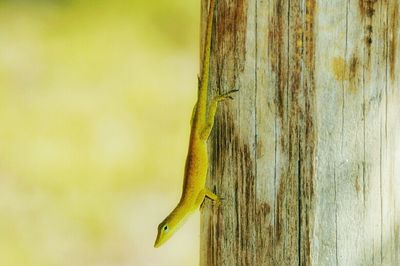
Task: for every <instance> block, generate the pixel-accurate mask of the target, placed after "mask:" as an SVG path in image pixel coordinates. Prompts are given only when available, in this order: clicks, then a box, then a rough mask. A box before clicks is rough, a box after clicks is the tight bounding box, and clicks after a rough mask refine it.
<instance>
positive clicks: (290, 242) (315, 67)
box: [200, 0, 400, 266]
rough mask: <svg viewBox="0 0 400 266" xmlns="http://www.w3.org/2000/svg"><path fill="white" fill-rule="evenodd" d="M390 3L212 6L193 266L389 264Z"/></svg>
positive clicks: (394, 241) (397, 130)
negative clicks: (210, 109)
mask: <svg viewBox="0 0 400 266" xmlns="http://www.w3.org/2000/svg"><path fill="white" fill-rule="evenodd" d="M399 5H400V2H399V0H330V1H325V0H298V1H294V0H288V1H284V0H269V1H266V0H246V1H245V0H219V4H218V7H217V11H216V17H215V28H214V33H213V44H212V59H211V62H212V67H211V80H210V85H211V89H210V95H209V96H210V97H211V96H213V95H215V94H218V93H222V92H226V91H228V90H231V89H240V92H239V93H238V94H237V95H236V98H235V100H233V101H231V102H229V103H224V104H222V105H221V106H220V108H219V110H218V114H217V118H216V123H215V128H214V130H213V133H212V136H211V137H210V141H209V146H210V158H211V160H210V162H211V165H210V170H209V178H208V186H209V187H210V188H214V189H215V192H216V193H217V194H218V195H220V196H221V197H222V198H223V204H222V205H221V206H220V207H217V206H212V205H211V204H206V205H205V207H204V209H203V210H202V221H201V258H200V264H201V265H203V266H212V265H218V266H220V265H228V266H231V265H300V264H301V265H400V80H399V79H400V78H399V74H398V72H399V70H400V63H399V61H400V60H399V55H400V51H399V49H400V48H399V45H398V40H399V38H400V36H399V35H400V31H399V24H400V23H399V20H400V18H399V15H398V12H399V11H398V9H399ZM206 8H207V1H206V0H203V1H202V10H203V21H205V14H206ZM203 28H204V27H203Z"/></svg>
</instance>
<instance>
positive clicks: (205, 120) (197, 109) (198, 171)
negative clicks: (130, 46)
mask: <svg viewBox="0 0 400 266" xmlns="http://www.w3.org/2000/svg"><path fill="white" fill-rule="evenodd" d="M214 10H215V0H210V7H209V12H208V18H207V29H206V39H205V49H204V54H203V56H204V57H203V64H202V65H203V67H202V72H201V78H200V79H199V88H198V97H197V103H196V104H195V106H194V108H193V114H192V121H191V132H190V141H189V150H188V154H187V158H186V165H185V173H184V182H183V191H182V196H181V199H180V201H179V203H178V205H177V206H176V207H175V209H174V210H173V211H172V212H171V213H170V214H169V215H168V216H167V217H166V218H165V219H164V220H163V221H162V222H161V223H160V225H159V226H158V234H157V239H156V241H155V244H154V247H159V246H161V245H162V244H163V243H165V242H166V241H167V240H168V239H169V238H170V237H171V236H172V235H173V234H174V233H175V231H176V230H177V229H178V228H179V227H180V226H181V225H182V224H183V222H184V221H185V220H186V218H187V217H188V216H189V215H190V214H192V213H193V212H194V211H195V210H197V209H198V208H199V207H200V205H201V204H202V202H203V201H204V198H205V197H207V198H210V199H211V200H213V201H216V202H218V203H219V199H218V197H217V196H216V195H215V194H214V193H212V192H211V191H210V190H208V189H207V188H206V187H205V184H206V177H207V169H208V154H207V139H208V137H209V135H210V133H211V130H212V128H213V125H214V117H215V112H216V110H217V106H218V103H219V102H220V101H223V100H225V99H231V96H230V93H232V92H234V91H231V92H229V93H227V94H224V95H220V96H216V97H214V98H213V99H212V101H211V103H210V105H209V107H208V109H207V90H208V80H209V67H210V51H211V33H212V24H213V23H212V22H213V16H214Z"/></svg>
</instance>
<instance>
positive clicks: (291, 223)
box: [268, 0, 316, 265]
mask: <svg viewBox="0 0 400 266" xmlns="http://www.w3.org/2000/svg"><path fill="white" fill-rule="evenodd" d="M284 3H285V1H277V2H276V4H275V7H274V14H273V16H272V18H271V20H270V25H271V26H270V30H269V36H268V39H269V50H270V51H271V56H270V60H271V66H272V72H273V73H272V74H273V77H274V79H275V81H276V107H277V117H278V124H279V128H280V132H281V133H280V136H279V138H280V139H279V143H280V152H281V153H282V154H281V155H280V157H281V159H282V160H283V161H287V162H288V165H286V166H284V165H283V166H282V167H281V168H280V170H279V172H280V177H279V188H278V191H277V195H276V206H275V228H274V237H275V241H276V243H275V245H278V246H279V245H281V246H282V247H281V249H284V250H283V251H280V252H278V253H279V254H277V255H276V257H277V258H276V259H277V260H278V261H281V260H282V259H284V261H285V263H286V264H293V263H295V262H296V261H298V262H299V263H301V264H302V265H309V264H310V263H311V247H310V246H311V237H312V236H311V232H312V226H313V220H312V219H313V215H312V213H311V212H312V206H313V204H314V203H313V201H314V188H313V186H314V181H313V178H314V171H315V162H314V156H315V147H316V144H315V142H316V140H315V138H316V133H315V121H314V120H315V118H314V114H315V90H316V87H315V78H314V70H315V39H314V38H315V34H314V26H315V25H314V23H315V12H316V1H315V0H307V1H306V8H305V11H302V10H303V9H302V7H301V6H300V3H297V2H293V3H291V5H290V11H289V13H290V19H289V23H288V20H287V17H286V13H285V12H282V11H283V9H284V8H283V7H286V6H285V4H284ZM287 27H288V28H287ZM287 34H288V36H289V37H288V38H289V41H290V43H289V47H287V46H286V45H285V36H286V35H287ZM303 63H304V64H303ZM285 157H286V159H284V158H285ZM284 239H285V240H284ZM283 242H285V243H283ZM281 253H284V254H281ZM296 257H297V259H296ZM288 258H289V259H288ZM282 263H283V261H282Z"/></svg>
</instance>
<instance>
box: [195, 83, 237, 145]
mask: <svg viewBox="0 0 400 266" xmlns="http://www.w3.org/2000/svg"><path fill="white" fill-rule="evenodd" d="M237 91H239V90H231V91H229V92H227V93H225V94H222V95H218V96H215V97H214V98H213V99H212V101H211V103H210V107H209V109H208V117H207V122H206V125H205V126H204V129H203V130H202V132H201V136H200V137H201V139H202V140H207V139H208V137H209V136H210V133H211V130H212V128H213V126H214V118H215V113H216V112H217V108H218V104H219V103H220V102H222V101H225V100H228V99H229V100H232V99H233V97H232V94H233V93H235V92H237Z"/></svg>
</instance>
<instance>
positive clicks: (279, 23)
mask: <svg viewBox="0 0 400 266" xmlns="http://www.w3.org/2000/svg"><path fill="white" fill-rule="evenodd" d="M283 7H284V1H282V0H278V1H276V2H275V6H274V13H273V16H272V18H271V20H270V22H269V24H270V25H271V26H270V27H269V32H268V34H269V36H268V46H269V47H268V48H269V50H270V51H271V53H270V58H271V67H272V72H273V75H274V78H275V79H276V83H277V85H276V97H275V99H276V101H275V105H276V106H277V109H278V113H279V117H281V118H282V117H283V113H284V107H285V104H286V103H285V98H286V90H285V88H286V83H287V67H286V61H287V59H286V58H285V57H284V56H285V54H286V50H287V47H285V43H284V34H286V32H285V26H284V24H285V23H286V21H285V16H284V15H283ZM285 60H286V61H285ZM281 145H283V143H281Z"/></svg>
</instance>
